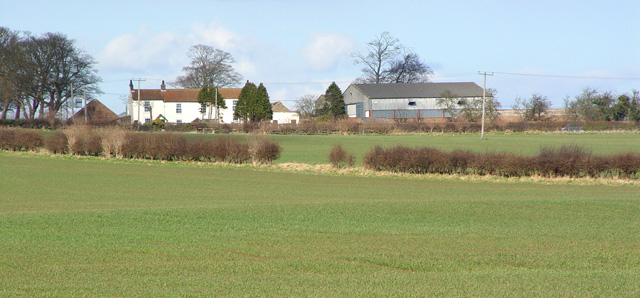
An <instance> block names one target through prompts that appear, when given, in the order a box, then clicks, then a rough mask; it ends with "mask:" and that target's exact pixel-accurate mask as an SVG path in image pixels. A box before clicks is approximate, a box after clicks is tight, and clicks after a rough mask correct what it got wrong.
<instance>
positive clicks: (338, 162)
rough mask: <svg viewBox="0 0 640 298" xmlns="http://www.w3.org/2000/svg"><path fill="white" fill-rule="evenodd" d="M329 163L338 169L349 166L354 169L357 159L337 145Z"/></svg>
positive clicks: (331, 153)
mask: <svg viewBox="0 0 640 298" xmlns="http://www.w3.org/2000/svg"><path fill="white" fill-rule="evenodd" d="M329 162H330V163H331V164H332V165H333V167H334V168H336V169H339V168H343V167H347V166H348V167H352V166H353V164H354V162H355V157H354V156H353V155H352V154H351V153H349V152H347V150H344V148H342V145H340V144H335V145H334V146H333V149H331V152H330V153H329Z"/></svg>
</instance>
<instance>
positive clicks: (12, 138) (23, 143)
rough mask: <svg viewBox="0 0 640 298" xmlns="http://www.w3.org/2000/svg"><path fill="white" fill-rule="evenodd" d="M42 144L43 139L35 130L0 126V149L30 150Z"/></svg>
mask: <svg viewBox="0 0 640 298" xmlns="http://www.w3.org/2000/svg"><path fill="white" fill-rule="evenodd" d="M42 145H44V139H43V137H42V135H41V134H39V133H37V132H35V131H31V130H26V129H19V128H18V129H13V128H9V129H7V128H0V150H13V151H20V150H24V151H31V150H36V149H38V148H39V147H42Z"/></svg>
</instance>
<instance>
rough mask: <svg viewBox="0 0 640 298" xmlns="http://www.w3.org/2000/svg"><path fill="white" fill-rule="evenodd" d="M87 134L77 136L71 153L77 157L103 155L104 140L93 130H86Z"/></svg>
mask: <svg viewBox="0 0 640 298" xmlns="http://www.w3.org/2000/svg"><path fill="white" fill-rule="evenodd" d="M86 132H87V133H86V134H84V135H79V136H76V140H75V142H74V143H73V145H72V147H71V153H73V154H77V155H88V156H98V155H100V154H101V153H102V144H101V143H102V140H101V138H100V135H98V134H97V133H96V132H95V131H93V130H86Z"/></svg>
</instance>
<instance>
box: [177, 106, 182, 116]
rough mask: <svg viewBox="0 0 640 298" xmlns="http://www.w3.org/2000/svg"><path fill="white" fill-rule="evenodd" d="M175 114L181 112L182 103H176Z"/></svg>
mask: <svg viewBox="0 0 640 298" xmlns="http://www.w3.org/2000/svg"><path fill="white" fill-rule="evenodd" d="M176 114H182V104H181V103H178V104H176Z"/></svg>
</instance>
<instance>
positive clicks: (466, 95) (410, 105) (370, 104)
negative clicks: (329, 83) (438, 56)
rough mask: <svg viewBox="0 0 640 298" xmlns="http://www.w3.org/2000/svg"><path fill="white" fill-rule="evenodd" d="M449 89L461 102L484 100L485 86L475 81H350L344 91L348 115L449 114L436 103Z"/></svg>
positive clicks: (409, 116)
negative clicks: (397, 82) (355, 82)
mask: <svg viewBox="0 0 640 298" xmlns="http://www.w3.org/2000/svg"><path fill="white" fill-rule="evenodd" d="M446 91H449V92H451V94H453V95H455V97H456V98H458V99H459V103H462V101H465V100H482V92H483V90H482V87H480V86H478V85H477V84H476V83H472V82H463V83H407V84H351V85H350V86H349V87H348V88H347V89H346V90H345V91H344V93H343V95H344V102H345V104H346V110H347V115H349V117H359V118H368V117H380V118H394V119H397V118H401V119H402V118H404V119H406V118H448V117H451V115H449V114H448V113H447V112H446V111H445V107H443V106H440V105H438V104H437V100H438V99H439V98H442V97H443V95H444V94H445V92H446ZM487 96H489V95H487ZM459 108H460V109H462V105H461V104H459Z"/></svg>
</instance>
